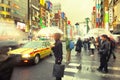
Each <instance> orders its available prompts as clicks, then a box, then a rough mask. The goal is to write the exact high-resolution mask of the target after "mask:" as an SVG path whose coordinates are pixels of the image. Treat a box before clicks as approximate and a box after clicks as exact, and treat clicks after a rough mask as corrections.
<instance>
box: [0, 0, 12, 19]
mask: <svg viewBox="0 0 120 80" xmlns="http://www.w3.org/2000/svg"><path fill="white" fill-rule="evenodd" d="M0 18H11V7H10V1H9V0H0Z"/></svg>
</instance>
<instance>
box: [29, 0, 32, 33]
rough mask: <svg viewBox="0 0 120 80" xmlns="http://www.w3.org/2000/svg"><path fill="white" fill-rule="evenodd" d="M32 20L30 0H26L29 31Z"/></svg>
mask: <svg viewBox="0 0 120 80" xmlns="http://www.w3.org/2000/svg"><path fill="white" fill-rule="evenodd" d="M31 29H32V21H31V0H28V31H29V32H30V33H31Z"/></svg>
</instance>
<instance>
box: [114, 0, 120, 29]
mask: <svg viewBox="0 0 120 80" xmlns="http://www.w3.org/2000/svg"><path fill="white" fill-rule="evenodd" d="M113 14H114V17H113V26H114V29H118V30H120V0H113Z"/></svg>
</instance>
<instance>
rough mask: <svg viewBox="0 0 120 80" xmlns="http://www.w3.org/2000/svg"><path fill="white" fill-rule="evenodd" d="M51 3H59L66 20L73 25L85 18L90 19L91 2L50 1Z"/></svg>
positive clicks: (77, 0) (80, 0)
mask: <svg viewBox="0 0 120 80" xmlns="http://www.w3.org/2000/svg"><path fill="white" fill-rule="evenodd" d="M50 1H51V2H52V3H61V5H62V11H64V12H65V13H66V16H67V17H68V19H69V20H70V21H71V22H72V24H75V23H76V22H83V21H85V18H86V17H90V18H91V13H92V8H93V6H94V2H93V0H50Z"/></svg>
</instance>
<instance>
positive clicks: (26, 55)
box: [22, 54, 30, 58]
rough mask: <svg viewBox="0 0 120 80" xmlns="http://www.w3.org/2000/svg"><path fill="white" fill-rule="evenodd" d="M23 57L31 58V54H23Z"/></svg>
mask: <svg viewBox="0 0 120 80" xmlns="http://www.w3.org/2000/svg"><path fill="white" fill-rule="evenodd" d="M22 57H23V58H29V57H30V54H23V55H22Z"/></svg>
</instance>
